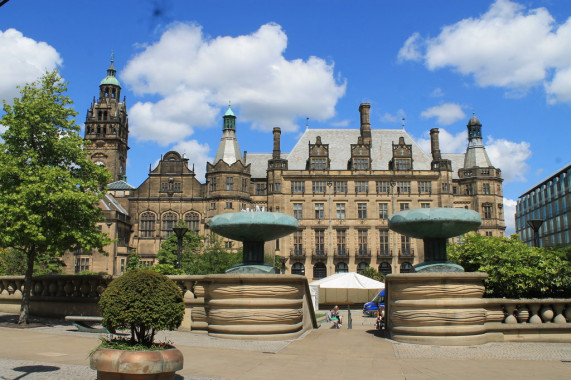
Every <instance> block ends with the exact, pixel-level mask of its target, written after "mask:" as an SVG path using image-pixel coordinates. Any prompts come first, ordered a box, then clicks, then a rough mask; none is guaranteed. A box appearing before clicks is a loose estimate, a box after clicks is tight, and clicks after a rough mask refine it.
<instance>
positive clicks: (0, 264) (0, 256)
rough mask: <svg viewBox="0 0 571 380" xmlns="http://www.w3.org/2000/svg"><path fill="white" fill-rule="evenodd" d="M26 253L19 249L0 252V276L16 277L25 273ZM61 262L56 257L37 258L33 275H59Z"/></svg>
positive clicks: (7, 249)
mask: <svg viewBox="0 0 571 380" xmlns="http://www.w3.org/2000/svg"><path fill="white" fill-rule="evenodd" d="M26 261H27V256H26V253H25V252H24V251H22V250H19V249H14V248H6V249H2V250H0V276H16V275H20V276H21V275H23V274H25V273H26V265H27V264H26ZM63 265H64V264H63V262H62V261H61V260H60V259H59V258H57V257H51V256H38V257H37V258H36V261H35V263H34V272H33V273H34V275H42V274H59V273H61V272H62V269H61V268H62V266H63Z"/></svg>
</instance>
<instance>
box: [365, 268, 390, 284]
mask: <svg viewBox="0 0 571 380" xmlns="http://www.w3.org/2000/svg"><path fill="white" fill-rule="evenodd" d="M359 274H360V275H363V276H366V277H369V278H372V279H373V280H377V281H381V282H385V275H384V274H382V273H380V272H379V271H377V270H375V268H373V267H370V266H369V267H366V268H365V269H363V270H361V272H359Z"/></svg>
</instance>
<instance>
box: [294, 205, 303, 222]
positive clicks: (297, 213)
mask: <svg viewBox="0 0 571 380" xmlns="http://www.w3.org/2000/svg"><path fill="white" fill-rule="evenodd" d="M293 217H294V218H296V219H298V220H299V219H303V203H294V204H293Z"/></svg>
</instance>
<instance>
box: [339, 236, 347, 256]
mask: <svg viewBox="0 0 571 380" xmlns="http://www.w3.org/2000/svg"><path fill="white" fill-rule="evenodd" d="M347 254H348V252H347V230H337V252H336V255H340V256H344V255H347Z"/></svg>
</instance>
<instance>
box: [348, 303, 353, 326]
mask: <svg viewBox="0 0 571 380" xmlns="http://www.w3.org/2000/svg"><path fill="white" fill-rule="evenodd" d="M347 328H348V329H349V330H351V329H352V328H353V319H352V318H351V307H349V306H347Z"/></svg>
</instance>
